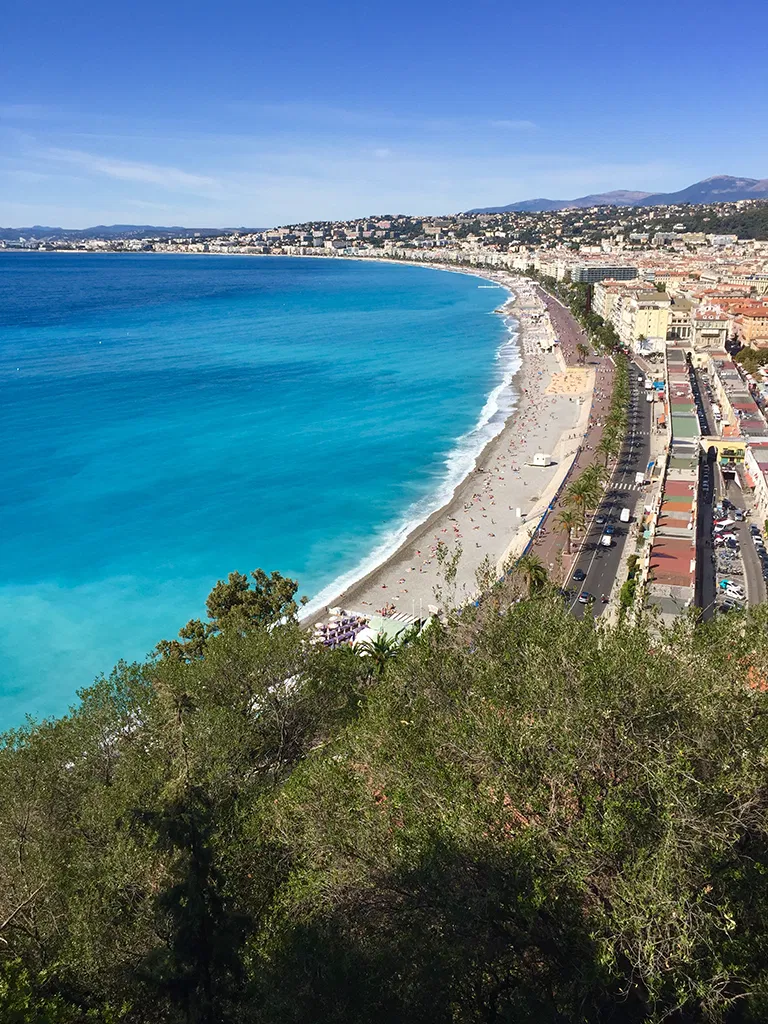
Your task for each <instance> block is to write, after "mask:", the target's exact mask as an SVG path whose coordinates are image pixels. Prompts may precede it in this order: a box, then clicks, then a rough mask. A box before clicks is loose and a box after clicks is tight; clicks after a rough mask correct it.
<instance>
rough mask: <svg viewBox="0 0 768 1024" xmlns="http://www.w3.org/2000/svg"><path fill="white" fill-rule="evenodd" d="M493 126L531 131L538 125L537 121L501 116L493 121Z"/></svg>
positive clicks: (518, 130)
mask: <svg viewBox="0 0 768 1024" xmlns="http://www.w3.org/2000/svg"><path fill="white" fill-rule="evenodd" d="M491 128H506V129H508V130H509V131H515V132H530V131H534V130H535V129H536V128H538V125H537V124H536V122H535V121H525V120H510V119H508V118H500V119H499V120H497V121H491Z"/></svg>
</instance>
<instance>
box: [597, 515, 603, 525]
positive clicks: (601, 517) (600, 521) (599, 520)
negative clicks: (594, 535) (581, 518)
mask: <svg viewBox="0 0 768 1024" xmlns="http://www.w3.org/2000/svg"><path fill="white" fill-rule="evenodd" d="M595 522H596V523H597V525H598V526H602V525H603V523H604V522H605V516H604V515H599V516H595Z"/></svg>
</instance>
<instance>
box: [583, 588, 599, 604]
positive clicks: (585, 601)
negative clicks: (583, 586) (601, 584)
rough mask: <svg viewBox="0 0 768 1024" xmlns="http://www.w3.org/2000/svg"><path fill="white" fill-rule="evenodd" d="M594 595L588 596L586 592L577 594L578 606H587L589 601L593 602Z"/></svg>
mask: <svg viewBox="0 0 768 1024" xmlns="http://www.w3.org/2000/svg"><path fill="white" fill-rule="evenodd" d="M594 600H595V598H594V595H593V594H590V593H589V591H588V590H582V592H581V593H580V594H579V604H589V603H590V601H594Z"/></svg>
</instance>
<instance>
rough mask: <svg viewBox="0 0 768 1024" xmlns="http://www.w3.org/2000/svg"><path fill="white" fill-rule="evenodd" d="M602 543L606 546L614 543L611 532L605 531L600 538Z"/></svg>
mask: <svg viewBox="0 0 768 1024" xmlns="http://www.w3.org/2000/svg"><path fill="white" fill-rule="evenodd" d="M600 543H601V544H602V546H603V547H604V548H609V547H610V546H611V544H612V539H611V535H610V533H607V532H606V533H604V534H603V536H602V537H601V538H600Z"/></svg>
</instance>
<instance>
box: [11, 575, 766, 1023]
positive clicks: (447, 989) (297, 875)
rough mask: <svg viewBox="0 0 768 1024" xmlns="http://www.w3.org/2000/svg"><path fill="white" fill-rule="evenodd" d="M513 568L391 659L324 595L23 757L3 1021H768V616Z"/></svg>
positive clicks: (241, 623)
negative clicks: (328, 607)
mask: <svg viewBox="0 0 768 1024" xmlns="http://www.w3.org/2000/svg"><path fill="white" fill-rule="evenodd" d="M530 583H531V581H530V580H525V579H522V578H521V576H520V574H516V575H515V574H513V575H512V576H511V577H510V578H508V579H507V580H505V581H504V582H503V583H500V584H498V585H496V586H495V587H494V588H493V589H492V590H491V592H490V594H489V595H488V597H487V599H486V600H484V601H483V602H482V603H481V605H480V607H479V608H476V609H474V608H473V609H464V610H462V611H461V613H460V614H459V613H455V614H452V615H449V617H448V621H447V622H445V623H435V624H434V625H432V626H431V627H430V628H429V629H427V630H425V632H424V633H423V634H422V635H421V636H420V637H418V638H411V640H410V642H409V643H408V644H407V645H404V646H400V647H399V648H398V649H397V650H394V651H389V652H388V653H386V655H385V654H384V652H380V655H381V656H380V657H378V658H375V659H374V658H373V657H371V656H370V654H369V655H368V656H367V657H361V656H359V655H358V654H356V653H355V652H353V651H352V650H351V649H349V648H345V649H341V650H336V651H330V650H325V649H322V648H318V647H317V646H313V645H311V644H310V643H309V642H308V639H307V635H306V633H305V632H304V631H303V630H302V629H301V628H300V627H299V626H298V624H297V622H296V619H295V614H296V607H297V605H296V602H295V595H296V585H295V584H294V583H293V582H291V581H290V580H286V579H284V578H283V577H280V576H279V575H277V574H273V575H271V576H268V575H267V574H266V573H260V572H257V573H255V574H254V575H253V576H252V577H251V578H247V577H245V576H242V575H239V574H233V575H232V576H231V577H230V578H229V580H228V581H226V582H223V583H220V584H219V585H218V586H217V587H216V588H215V589H214V591H213V593H212V595H211V598H210V599H209V603H208V612H209V614H208V616H207V618H206V619H205V620H203V621H200V622H194V623H191V624H189V625H188V627H185V629H184V631H183V635H182V636H181V637H180V638H179V639H178V640H177V641H173V642H169V643H164V644H161V645H160V646H159V648H158V650H157V652H156V654H155V656H154V657H152V658H151V659H150V660H148V661H147V662H146V663H143V664H120V665H118V666H117V667H116V668H115V670H114V671H113V672H112V673H111V675H110V676H108V677H106V678H101V679H99V680H97V681H96V682H95V684H94V685H93V686H91V687H89V688H88V689H86V690H84V691H83V692H82V693H81V694H80V699H79V702H78V703H77V705H76V706H75V707H74V708H73V709H72V711H71V712H70V713H69V714H68V715H66V716H64V717H62V718H59V719H55V720H50V721H46V722H41V723H32V722H30V723H27V724H26V725H25V726H24V727H23V728H21V729H18V730H15V731H12V732H9V733H6V734H5V736H4V738H3V742H2V746H1V747H0V872H1V873H2V884H0V1020H2V1021H4V1022H13V1024H54V1022H55V1024H79V1022H83V1024H85V1022H90V1024H116V1022H125V1024H177V1022H178V1024H214V1022H216V1024H219V1022H254V1024H273V1022H274V1024H278V1022H279V1024H286V1022H288V1024H310V1022H312V1024H316V1022H328V1024H342V1022H344V1024H364V1022H365V1024H370V1022H377V1021H378V1022H387V1024H389V1022H392V1024H394V1022H401V1021H409V1022H424V1024H427V1022H428V1024H434V1022H439V1024H442V1022H445V1024H476V1022H488V1024H490V1022H500V1021H506V1022H509V1024H512V1022H514V1024H519V1022H530V1024H533V1022H536V1024H542V1022H545V1024H546V1022H552V1024H554V1022H557V1024H564V1022H574V1021H589V1022H605V1024H608V1022H610V1024H618V1022H622V1024H624V1022H630V1024H632V1022H641V1021H659V1022H661V1021H672V1022H678V1024H683V1022H698V1021H701V1022H704V1021H724V1022H729V1024H736V1022H738V1024H746V1022H758V1021H765V1020H766V1019H768V885H766V878H767V877H768V833H767V831H766V826H767V824H768V820H767V812H768V788H767V787H766V778H767V777H768V775H767V769H768V764H767V763H766V762H767V761H768V713H767V708H766V696H767V695H766V689H768V609H767V608H766V606H760V607H759V608H756V609H754V610H749V611H748V612H746V613H732V614H730V615H728V616H720V617H718V618H717V619H716V620H714V621H712V622H709V623H706V624H701V625H697V624H696V623H695V621H694V620H693V619H690V618H688V619H683V620H681V621H680V622H679V623H677V624H676V625H675V627H674V628H672V629H666V628H660V627H658V626H657V625H656V624H654V623H653V621H652V620H650V619H648V618H646V617H643V616H640V617H639V619H638V621H636V622H635V621H633V622H632V623H627V624H625V625H623V626H622V627H621V628H620V629H615V628H611V627H609V626H607V625H606V624H605V623H602V622H597V623H596V622H595V621H593V620H592V619H591V618H590V616H589V615H587V616H586V617H585V619H584V621H578V620H576V619H575V618H573V617H572V616H570V615H568V614H567V612H566V610H565V608H564V605H563V601H562V599H561V598H560V596H559V594H558V592H557V589H556V588H555V587H554V586H553V585H551V584H549V583H548V582H547V581H546V579H541V578H537V580H536V582H535V583H534V584H533V585H530Z"/></svg>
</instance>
